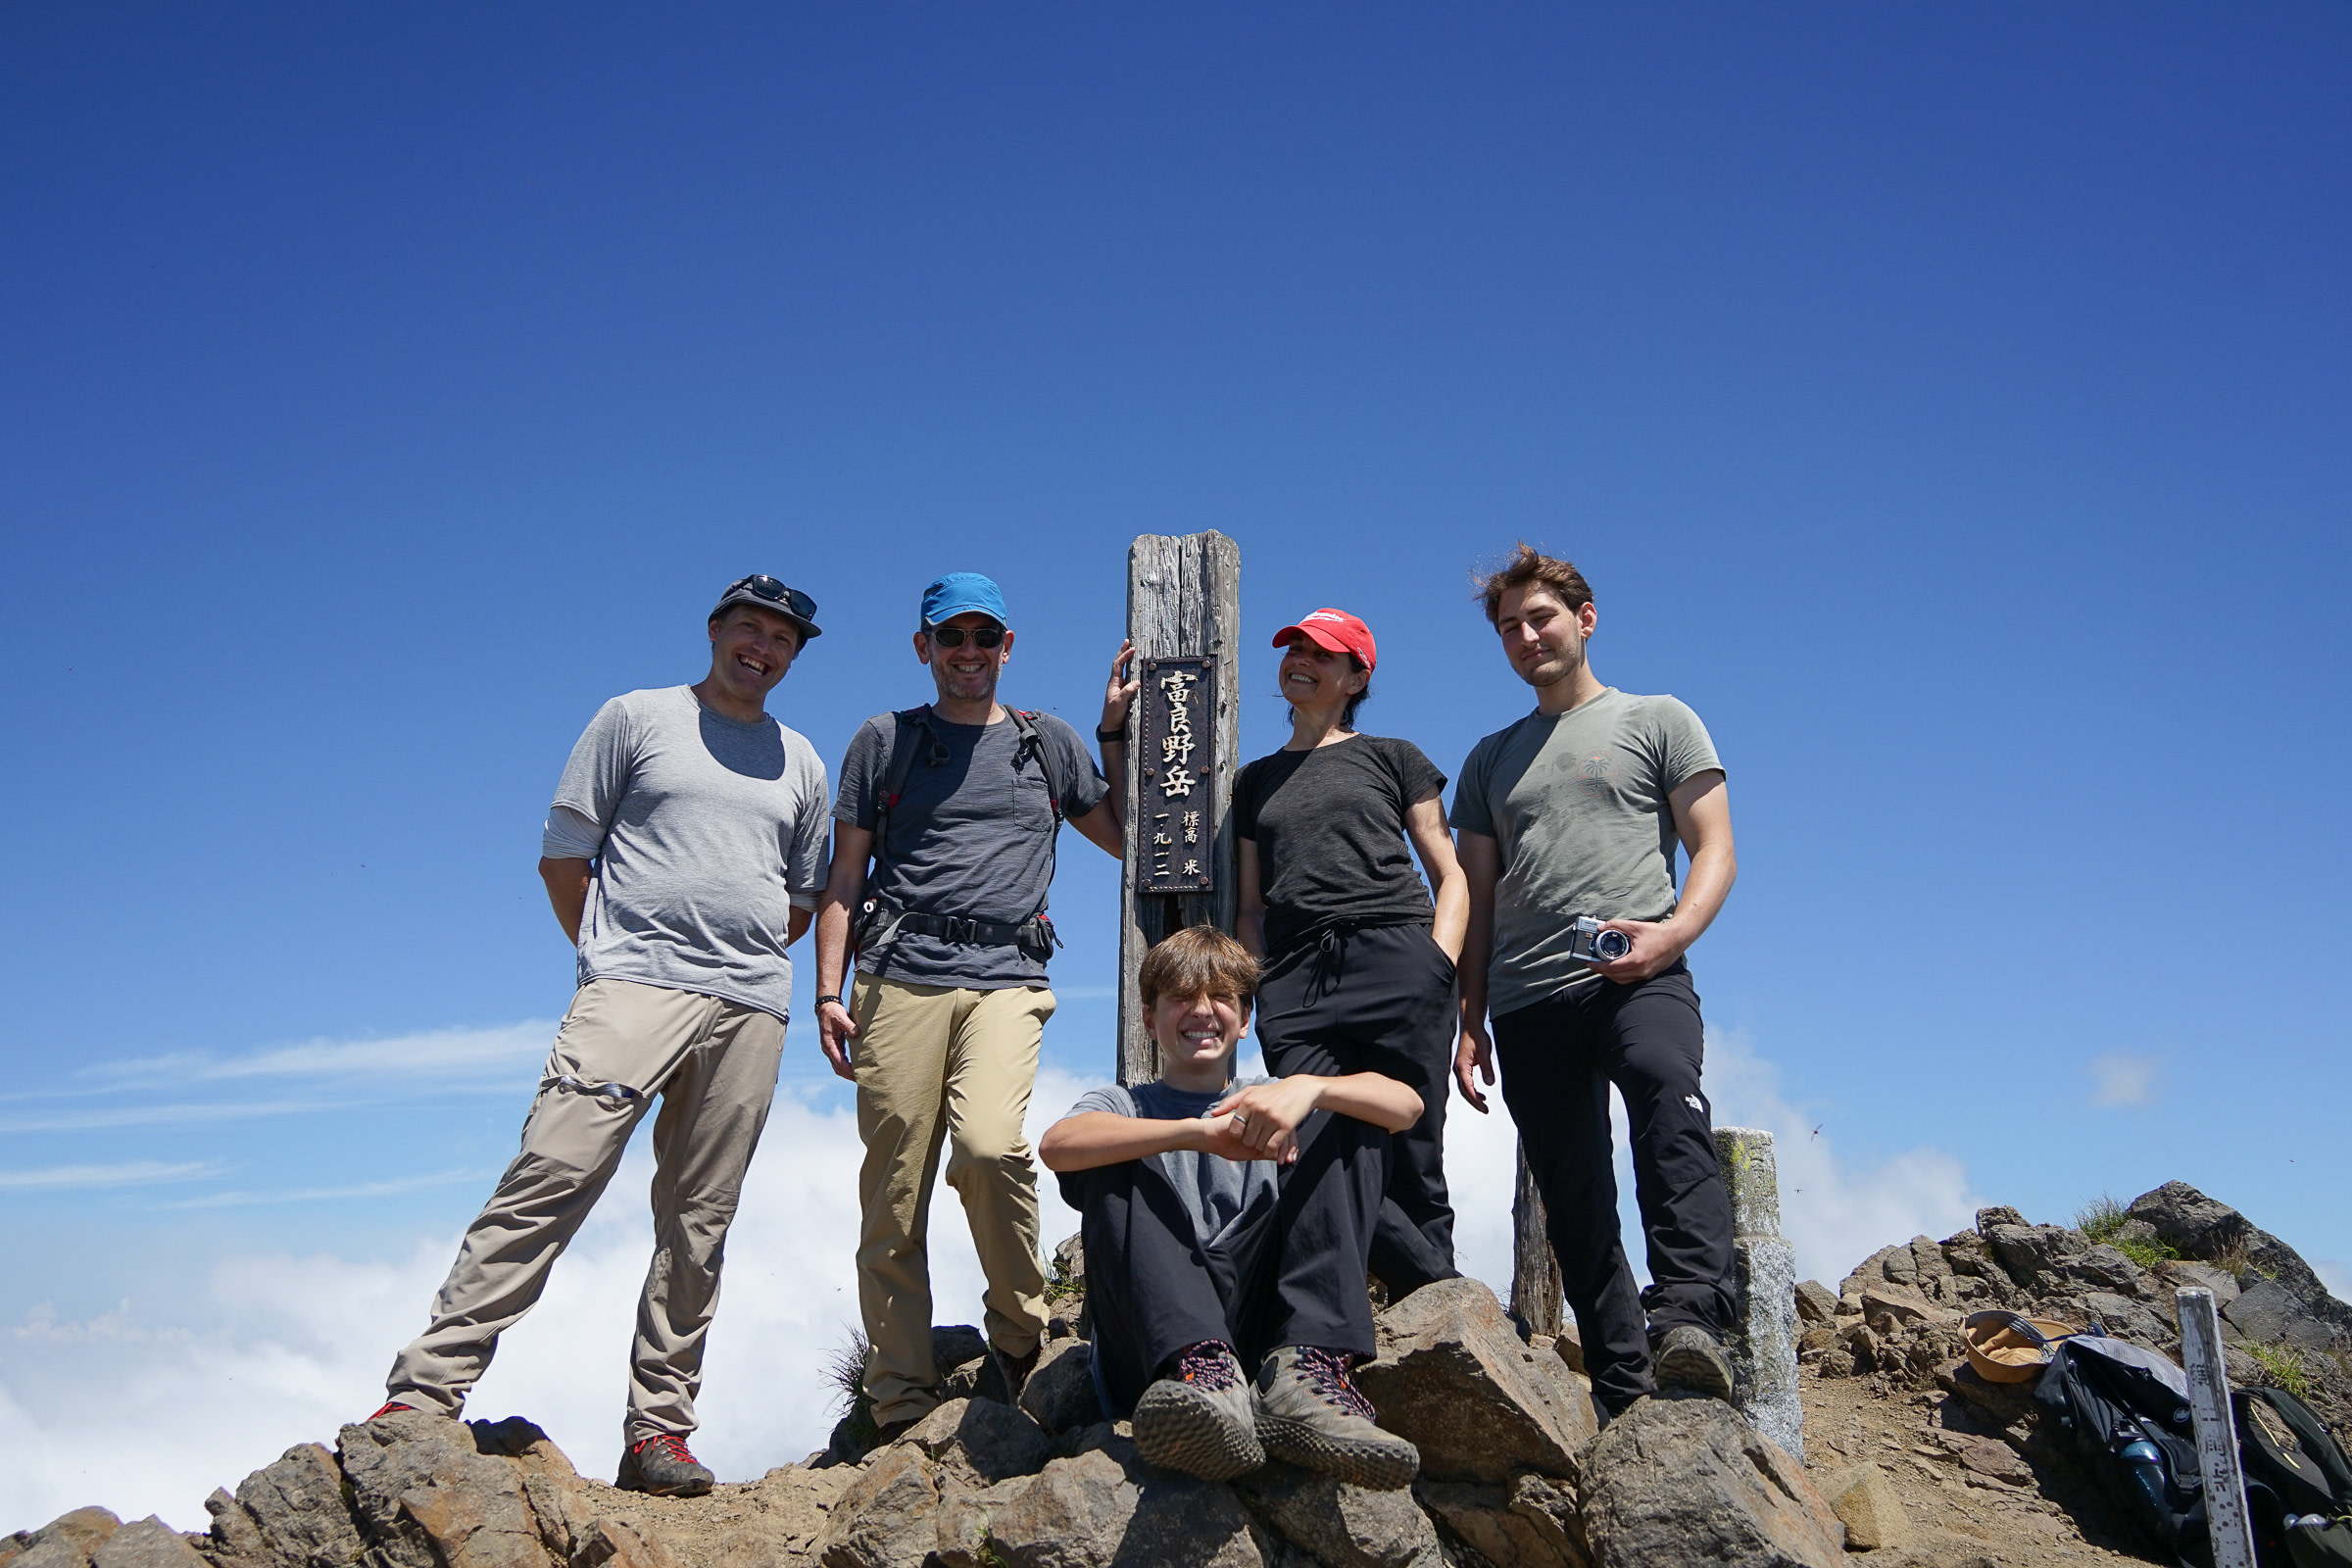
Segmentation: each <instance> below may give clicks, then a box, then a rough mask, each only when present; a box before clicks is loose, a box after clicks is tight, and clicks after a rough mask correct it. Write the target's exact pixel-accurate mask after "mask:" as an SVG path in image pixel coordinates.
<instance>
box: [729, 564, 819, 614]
mask: <svg viewBox="0 0 2352 1568" xmlns="http://www.w3.org/2000/svg"><path fill="white" fill-rule="evenodd" d="M727 593H728V594H735V593H744V594H750V595H751V596H752V597H753V598H755V599H764V600H766V601H767V602H768V603H769V604H771V605H781V606H783V607H784V609H785V611H786V612H787V613H790V614H793V615H796V616H798V617H799V618H801V619H802V620H814V619H816V601H815V600H813V599H811V598H809V596H808V595H807V594H805V593H803V592H801V591H800V590H799V589H798V588H788V587H786V586H785V585H784V584H783V583H780V582H778V581H777V580H776V579H775V578H773V577H770V576H767V575H765V574H763V573H759V572H755V573H754V574H752V575H751V576H749V577H738V578H736V579H735V580H734V581H733V582H731V583H729V584H727ZM726 596H727V595H726V594H721V595H719V597H720V598H721V599H724V598H725V597H726Z"/></svg>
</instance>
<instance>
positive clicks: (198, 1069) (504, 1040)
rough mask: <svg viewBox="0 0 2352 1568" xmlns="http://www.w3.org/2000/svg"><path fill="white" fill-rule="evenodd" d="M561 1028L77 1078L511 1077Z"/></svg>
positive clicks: (87, 1072)
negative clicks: (491, 1074)
mask: <svg viewBox="0 0 2352 1568" xmlns="http://www.w3.org/2000/svg"><path fill="white" fill-rule="evenodd" d="M556 1029H557V1024H556V1023H555V1022H554V1021H553V1020H551V1019H544V1018H530V1019H525V1020H524V1021H523V1022H521V1023H516V1024H507V1025H505V1026H503V1027H500V1028H496V1029H428V1030H422V1031H419V1032H418V1033H416V1034H408V1035H395V1036H393V1037H392V1038H391V1039H388V1040H314V1041H311V1042H309V1043H308V1044H305V1045H299V1046H277V1047H272V1048H271V1049H270V1050H267V1051H255V1052H249V1053H247V1054H244V1055H240V1056H228V1057H225V1058H223V1057H215V1056H203V1055H196V1054H189V1053H184V1052H182V1053H175V1054H171V1055H163V1056H139V1057H133V1058H130V1059H127V1060H123V1061H108V1062H100V1063H97V1064H95V1065H93V1066H89V1067H85V1068H83V1069H82V1070H81V1071H80V1072H79V1073H77V1074H75V1076H76V1077H80V1078H104V1079H113V1080H118V1081H123V1082H124V1083H126V1084H128V1083H132V1082H135V1083H137V1084H139V1085H141V1086H143V1087H148V1088H153V1087H155V1086H156V1084H157V1083H159V1082H179V1083H210V1082H220V1081H223V1080H234V1079H244V1078H345V1077H357V1076H378V1075H381V1076H390V1077H394V1078H399V1079H404V1080H405V1079H415V1078H418V1077H429V1078H431V1079H432V1080H434V1081H436V1082H439V1081H441V1080H445V1079H446V1078H447V1077H448V1076H449V1075H450V1074H451V1073H453V1072H456V1073H466V1072H475V1073H482V1072H511V1071H512V1070H514V1069H515V1067H517V1066H528V1065H529V1064H530V1063H532V1062H535V1061H537V1060H539V1059H540V1058H541V1057H543V1056H545V1055H546V1054H547V1046H548V1042H549V1041H551V1040H553V1039H554V1038H555V1035H556Z"/></svg>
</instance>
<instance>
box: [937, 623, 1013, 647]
mask: <svg viewBox="0 0 2352 1568" xmlns="http://www.w3.org/2000/svg"><path fill="white" fill-rule="evenodd" d="M930 635H931V640H932V641H933V642H935V643H937V644H939V646H940V647H942V648H961V647H962V646H963V640H964V639H965V638H966V637H969V638H970V639H971V640H972V646H973V647H975V648H996V647H1000V646H1002V645H1003V644H1004V641H1005V628H1004V627H1002V626H933V627H931V628H930Z"/></svg>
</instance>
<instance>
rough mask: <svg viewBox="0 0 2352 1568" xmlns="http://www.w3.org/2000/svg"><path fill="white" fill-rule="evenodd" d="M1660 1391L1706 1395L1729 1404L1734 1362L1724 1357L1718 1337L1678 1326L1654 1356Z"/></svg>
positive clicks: (1686, 1324) (1662, 1341) (1660, 1344)
mask: <svg viewBox="0 0 2352 1568" xmlns="http://www.w3.org/2000/svg"><path fill="white" fill-rule="evenodd" d="M1651 1361H1652V1373H1651V1375H1652V1376H1654V1377H1655V1378H1656V1379H1657V1380H1658V1387H1659V1388H1660V1389H1661V1390H1664V1389H1679V1390H1681V1391H1682V1392H1684V1393H1686V1394H1699V1395H1704V1396H1705V1397H1708V1398H1710V1399H1721V1400H1723V1401H1724V1402H1725V1403H1727V1404H1728V1403H1730V1402H1731V1398H1732V1358H1731V1357H1730V1356H1728V1355H1726V1354H1724V1353H1723V1347H1722V1346H1720V1345H1718V1344H1716V1343H1715V1336H1714V1335H1712V1334H1709V1333H1708V1332H1707V1331H1706V1330H1705V1329H1702V1328H1700V1327H1698V1326H1697V1325H1696V1324H1694V1323H1678V1324H1676V1325H1675V1326H1674V1327H1673V1328H1670V1329H1668V1330H1667V1331H1666V1337H1665V1338H1664V1339H1661V1340H1660V1341H1658V1348H1657V1349H1656V1351H1655V1352H1653V1354H1652V1356H1651Z"/></svg>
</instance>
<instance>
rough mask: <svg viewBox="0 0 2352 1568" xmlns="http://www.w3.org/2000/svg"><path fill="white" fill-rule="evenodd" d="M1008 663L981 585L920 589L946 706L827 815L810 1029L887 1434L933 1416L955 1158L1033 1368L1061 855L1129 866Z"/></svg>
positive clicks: (847, 782)
mask: <svg viewBox="0 0 2352 1568" xmlns="http://www.w3.org/2000/svg"><path fill="white" fill-rule="evenodd" d="M1012 645H1013V634H1012V630H1011V628H1010V626H1009V625H1008V624H1007V623H1006V619H1005V597H1004V595H1003V594H1002V593H1001V592H999V591H998V588H997V585H996V584H995V583H993V582H991V581H989V579H987V578H986V577H983V576H981V575H979V574H978V573H977V572H968V571H959V572H951V573H949V574H948V575H946V576H944V577H941V578H939V579H938V580H936V581H935V582H933V583H932V584H931V585H930V587H929V588H927V589H925V590H924V593H923V603H922V619H921V623H920V628H919V629H918V630H917V631H916V632H915V634H914V654H915V657H916V658H917V659H919V660H921V661H922V662H924V663H925V664H927V665H929V666H930V670H931V679H932V684H933V686H934V688H935V689H936V691H937V696H936V697H935V698H934V699H933V700H932V701H931V702H929V703H926V704H925V705H923V706H922V707H921V708H914V709H908V710H907V711H904V712H898V713H883V714H880V715H879V716H877V717H875V718H872V719H869V720H868V721H867V722H866V724H865V725H864V727H863V728H861V729H859V730H858V734H857V736H856V738H855V739H853V740H852V741H851V742H850V749H849V755H848V756H847V757H846V758H845V759H844V760H843V761H842V764H841V799H840V802H839V804H838V805H836V806H835V808H834V810H833V820H834V834H833V865H832V870H831V874H830V876H829V878H828V880H827V882H826V885H825V895H824V899H823V902H822V903H821V904H820V905H819V907H818V911H817V921H816V989H817V998H816V1024H817V1035H818V1042H819V1044H820V1045H821V1046H822V1047H823V1049H824V1053H825V1056H826V1058H827V1059H828V1060H829V1061H831V1062H832V1064H833V1070H834V1071H835V1072H837V1073H839V1074H840V1075H841V1076H842V1077H844V1078H848V1079H850V1080H851V1081H853V1082H854V1083H856V1084H857V1086H858V1135H859V1136H860V1137H861V1138H862V1139H863V1140H864V1141H865V1162H864V1164H863V1166H862V1167H861V1169H860V1170H859V1173H858V1203H859V1207H860V1209H861V1211H862V1216H863V1217H862V1221H861V1226H860V1231H859V1237H858V1309H859V1311H860V1313H861V1315H862V1316H863V1318H864V1324H865V1337H866V1343H867V1345H868V1346H869V1347H870V1348H869V1350H868V1352H867V1355H866V1364H865V1390H866V1393H867V1395H868V1396H869V1397H871V1398H872V1400H873V1414H874V1421H875V1424H876V1425H877V1426H879V1427H880V1428H881V1429H882V1430H883V1431H884V1433H885V1434H894V1433H897V1432H900V1431H904V1430H905V1429H906V1428H907V1427H909V1426H911V1425H913V1423H915V1422H916V1421H919V1420H921V1419H922V1417H923V1416H924V1415H926V1414H928V1413H929V1411H930V1410H931V1408H932V1407H933V1406H934V1405H936V1404H937V1403H938V1402H939V1393H938V1388H937V1385H938V1382H939V1369H938V1368H937V1367H936V1366H934V1365H933V1364H932V1360H931V1270H930V1262H929V1258H928V1254H927V1251H926V1247H925V1236H926V1231H927V1228H928V1223H929V1212H930V1199H931V1187H932V1182H933V1179H934V1178H935V1176H936V1174H937V1173H938V1170H939V1158H940V1149H941V1145H942V1144H943V1143H944V1144H945V1145H946V1148H947V1178H948V1184H949V1185H950V1186H952V1187H954V1188H955V1189H956V1193H957V1195H958V1196H960V1197H961V1198H962V1200H963V1211H964V1218H965V1219H966V1220H967V1221H968V1222H969V1223H970V1225H971V1231H972V1245H973V1250H975V1251H977V1252H978V1253H979V1254H980V1269H981V1272H982V1273H983V1274H984V1275H985V1276H987V1279H988V1292H987V1295H986V1297H985V1299H984V1305H985V1309H986V1317H985V1324H986V1328H987V1332H988V1341H989V1345H990V1347H991V1348H993V1349H994V1351H995V1352H996V1355H997V1360H998V1364H999V1365H1000V1366H1001V1367H1002V1368H1003V1369H1004V1373H1005V1382H1006V1384H1007V1386H1008V1387H1009V1388H1010V1390H1011V1392H1013V1393H1014V1394H1016V1395H1017V1394H1018V1393H1019V1391H1020V1385H1021V1383H1022V1381H1023V1380H1024V1379H1026V1378H1027V1376H1028V1374H1029V1368H1031V1367H1032V1366H1034V1365H1036V1362H1037V1348H1038V1343H1039V1340H1040V1337H1041V1336H1042V1335H1043V1334H1044V1333H1045V1327H1046V1302H1045V1290H1046V1274H1045V1267H1044V1265H1043V1263H1042V1262H1041V1261H1040V1260H1039V1257H1038V1250H1037V1244H1038V1214H1037V1170H1036V1166H1035V1165H1034V1163H1033V1162H1032V1160H1031V1157H1030V1151H1029V1143H1028V1138H1027V1136H1026V1134H1025V1133H1024V1132H1023V1130H1022V1121H1023V1118H1024V1117H1025V1116H1026V1114H1027V1112H1028V1108H1029V1093H1030V1090H1031V1089H1032V1088H1033V1087H1034V1086H1035V1084H1036V1081H1037V1058H1038V1051H1039V1048H1040V1046H1041V1044H1042V1042H1043V1041H1044V1038H1045V1027H1046V1020H1047V1019H1048V1018H1049V1017H1051V1016H1053V1013H1054V993H1053V992H1052V991H1050V990H1048V989H1047V986H1046V960H1047V959H1048V957H1050V956H1052V953H1053V948H1054V934H1053V932H1054V928H1053V925H1052V923H1051V922H1050V921H1049V920H1048V919H1047V918H1046V896H1047V892H1048V890H1049V888H1050V886H1051V884H1052V882H1053V878H1054V843H1055V839H1056V837H1057V834H1058V830H1059V828H1060V827H1061V824H1062V822H1063V821H1064V820H1065V819H1066V820H1067V821H1068V822H1069V824H1070V826H1072V827H1074V828H1076V829H1077V830H1078V831H1079V833H1080V834H1082V835H1083V836H1085V837H1086V838H1088V839H1090V840H1092V841H1093V842H1094V843H1095V844H1097V845H1099V846H1100V847H1101V848H1102V849H1103V850H1104V851H1105V852H1106V853H1108V854H1110V855H1113V856H1117V855H1119V854H1121V853H1122V851H1123V850H1124V848H1125V845H1124V839H1123V834H1122V831H1121V828H1120V821H1119V812H1118V809H1117V807H1116V806H1115V805H1114V804H1113V802H1112V800H1111V798H1110V786H1109V785H1108V784H1106V783H1104V782H1103V775H1102V774H1101V773H1100V772H1098V771H1097V770H1096V768H1095V765H1094V763H1093V761H1092V760H1089V759H1088V757H1087V755H1086V750H1085V747H1084V745H1083V744H1082V743H1081V742H1080V740H1079V739H1078V736H1077V734H1076V732H1075V731H1073V730H1072V729H1071V728H1070V726H1069V725H1067V724H1065V723H1063V722H1062V721H1061V720H1060V719H1058V718H1055V717H1054V716H1053V715H1051V714H1048V713H1029V712H1021V711H1014V710H1011V709H1007V708H1005V707H1004V706H1003V705H1001V704H1000V703H998V701H997V681H998V678H999V676H1000V674H1001V673H1002V671H1003V669H1004V666H1005V660H1006V659H1008V658H1009V657H1010V656H1011V654H1012ZM1112 684H1113V686H1114V688H1116V687H1117V685H1118V683H1117V681H1116V680H1115V678H1114V681H1113V683H1112ZM1121 711H1122V712H1123V711H1124V709H1123V707H1122V710H1121ZM853 951H855V953H856V955H857V968H856V971H855V975H856V978H855V981H854V983H846V984H845V982H850V981H851V976H852V971H851V968H850V956H851V954H852V952H853Z"/></svg>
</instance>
